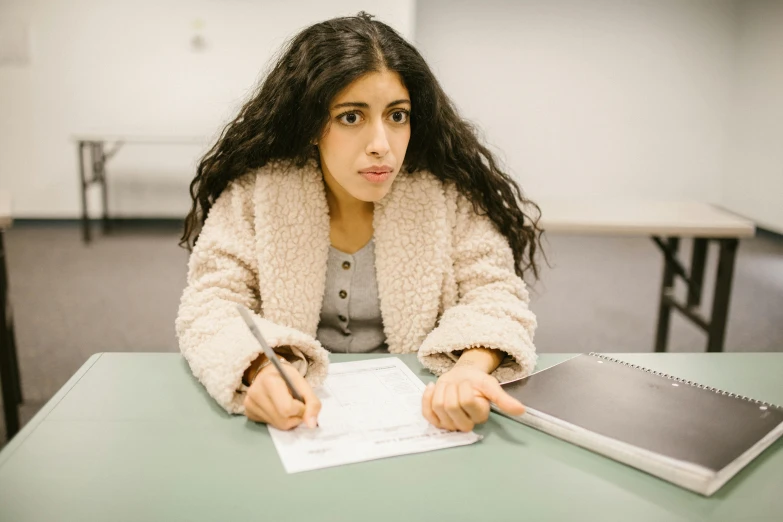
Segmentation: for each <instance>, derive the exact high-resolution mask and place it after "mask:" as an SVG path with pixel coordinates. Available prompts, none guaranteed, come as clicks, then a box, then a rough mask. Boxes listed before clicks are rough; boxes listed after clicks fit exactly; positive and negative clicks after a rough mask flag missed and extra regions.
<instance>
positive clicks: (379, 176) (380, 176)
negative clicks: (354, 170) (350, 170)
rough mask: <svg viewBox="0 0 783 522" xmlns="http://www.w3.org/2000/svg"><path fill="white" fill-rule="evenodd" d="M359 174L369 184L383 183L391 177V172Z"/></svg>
mask: <svg viewBox="0 0 783 522" xmlns="http://www.w3.org/2000/svg"><path fill="white" fill-rule="evenodd" d="M359 174H361V176H362V177H363V178H364V179H366V180H367V181H369V182H370V183H383V182H384V181H386V180H387V179H389V176H391V172H360V173H359Z"/></svg>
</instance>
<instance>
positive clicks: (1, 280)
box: [0, 231, 19, 440]
mask: <svg viewBox="0 0 783 522" xmlns="http://www.w3.org/2000/svg"><path fill="white" fill-rule="evenodd" d="M0 264H2V267H0V319H2V320H0V384H1V385H2V393H3V413H4V416H5V432H6V436H7V438H8V439H9V440H10V439H11V438H12V437H13V436H14V435H16V433H17V432H18V431H19V405H18V393H17V391H18V390H17V386H18V382H19V378H18V377H19V375H18V367H17V366H16V365H15V361H14V358H13V357H12V355H11V347H10V346H9V343H8V341H9V339H10V337H9V335H8V325H7V323H6V321H5V318H6V304H7V303H8V281H7V280H6V270H5V249H4V245H3V232H2V231H0Z"/></svg>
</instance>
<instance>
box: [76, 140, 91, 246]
mask: <svg viewBox="0 0 783 522" xmlns="http://www.w3.org/2000/svg"><path fill="white" fill-rule="evenodd" d="M84 145H85V143H84V142H83V141H80V142H79V145H78V147H77V150H78V152H79V177H80V179H81V188H82V240H83V241H84V242H85V243H89V242H90V217H89V215H88V212H87V185H88V184H87V174H86V173H85V171H84ZM90 155H91V156H90V158H91V160H92V149H90ZM90 165H92V161H90Z"/></svg>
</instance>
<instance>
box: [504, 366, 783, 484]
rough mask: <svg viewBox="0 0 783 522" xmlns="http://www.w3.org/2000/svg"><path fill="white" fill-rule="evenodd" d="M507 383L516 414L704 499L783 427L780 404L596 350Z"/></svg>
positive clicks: (527, 422)
mask: <svg viewBox="0 0 783 522" xmlns="http://www.w3.org/2000/svg"><path fill="white" fill-rule="evenodd" d="M503 388H504V389H505V390H506V391H507V392H508V393H509V394H511V395H512V396H514V397H516V398H517V399H519V400H520V401H521V402H522V403H523V404H524V405H525V406H526V408H527V411H526V412H525V414H524V415H522V416H520V417H512V418H513V419H514V420H517V421H519V422H521V423H523V424H527V425H529V426H531V427H533V428H536V429H539V430H541V431H543V432H546V433H549V434H550V435H554V436H555V437H558V438H561V439H563V440H566V441H568V442H571V443H573V444H576V445H578V446H582V447H584V448H587V449H589V450H592V451H595V452H596V453H600V454H602V455H605V456H607V457H610V458H612V459H615V460H617V461H620V462H623V463H625V464H628V465H630V466H633V467H635V468H638V469H641V470H643V471H646V472H648V473H650V474H652V475H655V476H657V477H660V478H662V479H665V480H668V481H670V482H672V483H674V484H677V485H679V486H682V487H684V488H687V489H690V490H692V491H696V492H698V493H701V494H702V495H706V496H709V495H712V494H713V493H714V492H715V491H717V490H718V489H719V488H720V487H721V486H723V484H725V483H726V482H727V481H728V480H729V479H730V478H731V477H733V476H734V475H735V474H737V472H739V471H740V470H741V469H742V468H743V467H745V466H746V465H747V464H748V463H749V462H750V461H752V460H753V459H754V458H755V457H757V456H758V455H759V454H760V453H761V452H762V451H764V450H765V449H766V448H767V447H769V446H770V445H771V444H772V443H774V442H775V441H776V440H777V439H778V437H780V436H781V434H783V408H781V407H779V406H775V405H774V404H769V403H766V402H761V401H757V400H754V399H750V398H748V397H743V396H738V395H735V394H732V393H727V392H724V391H721V390H718V389H715V388H710V387H708V386H702V385H700V384H696V383H693V382H690V381H686V380H683V379H678V378H676V377H672V376H670V375H666V374H663V373H659V372H655V371H652V370H648V369H645V368H642V367H640V366H636V365H632V364H629V363H625V362H622V361H618V360H616V359H613V358H611V357H607V356H605V355H600V354H595V353H590V354H582V355H578V356H576V357H573V358H571V359H568V360H566V361H564V362H562V363H560V364H557V365H555V366H552V367H551V368H547V369H545V370H541V371H539V372H536V373H534V374H532V375H529V376H528V377H525V378H524V379H519V380H516V381H512V382H508V383H505V384H503ZM501 413H502V412H501Z"/></svg>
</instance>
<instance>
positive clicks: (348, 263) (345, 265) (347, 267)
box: [343, 261, 351, 270]
mask: <svg viewBox="0 0 783 522" xmlns="http://www.w3.org/2000/svg"><path fill="white" fill-rule="evenodd" d="M349 268H351V263H350V261H343V270H348V269H349Z"/></svg>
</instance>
